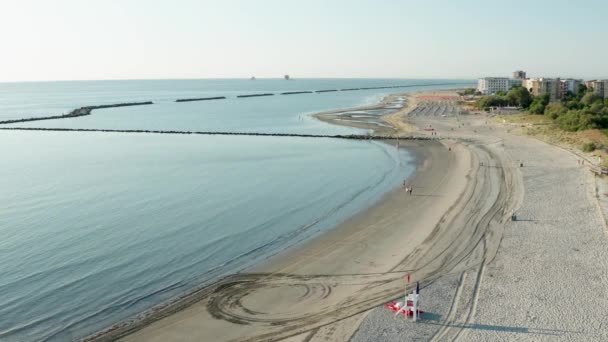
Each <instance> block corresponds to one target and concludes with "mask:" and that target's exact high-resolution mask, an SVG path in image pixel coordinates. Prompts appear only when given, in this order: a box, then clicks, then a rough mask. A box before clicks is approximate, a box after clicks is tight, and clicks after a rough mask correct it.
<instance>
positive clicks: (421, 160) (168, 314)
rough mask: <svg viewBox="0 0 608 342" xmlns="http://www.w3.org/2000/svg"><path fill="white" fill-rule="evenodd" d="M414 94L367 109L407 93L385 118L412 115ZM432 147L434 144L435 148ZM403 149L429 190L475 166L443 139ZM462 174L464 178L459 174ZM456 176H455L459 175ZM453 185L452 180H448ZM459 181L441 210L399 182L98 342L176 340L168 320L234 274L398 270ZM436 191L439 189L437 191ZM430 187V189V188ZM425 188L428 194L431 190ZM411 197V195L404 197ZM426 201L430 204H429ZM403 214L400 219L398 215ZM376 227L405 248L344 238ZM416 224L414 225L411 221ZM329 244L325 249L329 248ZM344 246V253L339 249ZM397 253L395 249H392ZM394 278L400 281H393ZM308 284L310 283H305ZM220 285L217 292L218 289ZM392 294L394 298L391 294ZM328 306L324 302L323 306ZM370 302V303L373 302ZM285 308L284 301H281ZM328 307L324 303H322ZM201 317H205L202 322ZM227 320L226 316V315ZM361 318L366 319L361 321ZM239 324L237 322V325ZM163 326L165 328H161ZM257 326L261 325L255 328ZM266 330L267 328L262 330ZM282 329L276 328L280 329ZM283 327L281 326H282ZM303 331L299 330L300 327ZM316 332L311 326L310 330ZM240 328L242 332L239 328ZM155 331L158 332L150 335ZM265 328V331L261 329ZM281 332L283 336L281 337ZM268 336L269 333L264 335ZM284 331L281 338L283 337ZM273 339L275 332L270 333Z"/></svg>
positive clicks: (180, 317)
mask: <svg viewBox="0 0 608 342" xmlns="http://www.w3.org/2000/svg"><path fill="white" fill-rule="evenodd" d="M417 93H421V92H417ZM413 94H414V93H410V94H406V95H400V94H391V95H388V96H386V97H385V98H383V99H382V101H381V102H380V103H379V104H377V105H374V106H365V108H368V109H369V108H373V109H377V108H379V107H381V106H383V105H385V104H386V101H387V99H390V98H394V97H397V96H402V97H404V98H405V97H407V98H409V99H410V101H408V104H407V105H406V106H405V107H404V108H402V109H400V110H398V111H396V112H395V113H391V114H390V115H385V116H382V118H383V120H384V119H385V117H387V116H392V117H396V116H398V115H403V114H404V113H406V112H407V111H409V110H411V108H412V106H415V103H414V104H412V102H413V101H412V98H413ZM357 108H359V109H360V108H361V107H357ZM350 110H357V109H350ZM340 111H344V110H335V111H331V112H340ZM323 114H327V112H323V113H318V114H315V117H317V115H323ZM396 130H399V128H397V129H396ZM429 145H432V146H429ZM401 147H405V148H408V151H410V152H412V154H414V156H415V158H416V170H415V172H414V173H413V175H412V178H411V179H410V180H409V182H411V183H414V184H429V186H428V188H430V187H431V185H432V184H444V183H445V182H444V180H445V179H446V177H447V178H450V177H455V174H456V173H458V172H459V174H461V175H464V174H466V173H468V172H470V171H467V170H468V168H469V167H470V165H468V164H467V163H465V162H464V161H466V160H469V161H470V160H471V158H472V156H471V155H470V153H469V152H467V151H466V149H463V148H456V149H455V152H456V150H457V151H458V152H457V153H458V154H459V155H461V157H462V158H460V161H457V160H456V159H455V158H453V156H454V155H455V154H456V153H452V154H449V153H447V148H446V147H445V146H444V145H443V144H441V143H439V142H419V141H406V142H405V143H403V145H401ZM446 162H447V163H451V164H452V166H454V164H455V163H457V162H458V163H460V164H459V168H458V171H455V168H454V167H446V165H445V164H443V163H446ZM432 165H434V167H431V166H432ZM446 170H450V171H452V172H444V171H446ZM458 178H459V177H458ZM453 180H454V179H453ZM448 183H450V182H448ZM453 183H454V184H456V185H455V187H457V189H453V191H452V193H451V196H449V197H450V198H449V199H448V200H444V201H443V207H442V209H441V210H436V209H439V208H437V206H438V205H437V204H436V203H435V205H434V207H435V208H433V205H431V203H432V201H433V200H432V198H433V197H432V196H428V197H427V198H421V197H419V196H418V194H416V195H415V196H413V198H416V199H417V200H418V203H417V204H414V203H413V202H411V201H412V200H413V199H412V197H410V198H407V197H405V192H404V191H403V190H402V188H401V187H400V186H398V187H397V188H396V189H392V190H390V191H389V192H388V193H386V194H384V195H383V196H382V198H381V199H380V200H379V201H378V202H377V203H375V204H374V205H372V206H371V207H369V208H367V209H364V210H362V211H360V212H358V213H355V214H354V215H353V216H351V217H350V218H348V219H347V220H346V221H345V222H343V223H341V224H339V225H338V226H336V227H334V228H332V229H331V230H328V231H326V232H323V233H322V234H320V235H318V236H317V237H314V238H312V239H311V240H309V241H306V242H304V243H302V244H300V245H297V246H292V247H291V248H289V249H288V250H285V251H282V252H279V254H277V255H275V256H273V257H271V258H270V259H267V260H266V261H262V262H261V263H260V264H259V265H257V266H255V267H253V268H252V269H250V270H248V271H247V272H242V273H239V274H236V275H232V276H227V277H225V278H223V279H222V280H220V281H218V282H217V283H215V284H212V285H210V286H208V287H205V288H203V289H199V290H197V291H195V292H196V293H194V294H190V295H188V296H187V298H184V299H181V300H178V302H176V303H173V304H171V305H170V307H171V308H163V309H161V310H158V311H157V312H156V313H155V314H153V315H151V316H149V317H146V318H145V319H143V320H141V321H137V322H134V323H131V324H129V326H117V327H116V328H115V329H113V330H112V331H110V332H109V334H105V335H102V336H100V337H99V338H98V339H97V340H114V339H116V338H120V337H124V340H127V341H131V340H150V339H154V338H157V337H158V339H159V340H161V339H162V338H161V337H160V336H164V337H163V338H164V339H171V338H172V337H176V335H174V334H175V333H177V334H180V335H181V333H180V332H179V330H181V329H177V331H174V332H173V333H174V334H173V335H172V334H171V332H169V335H166V334H163V332H164V333H166V332H167V331H165V329H163V328H162V327H163V326H165V325H166V324H167V323H165V322H168V321H170V322H173V323H170V325H174V324H176V323H179V322H182V321H191V320H192V318H191V317H190V316H189V315H190V314H191V313H192V312H191V311H192V310H195V311H196V312H197V315H201V314H203V315H204V314H205V312H207V311H208V310H205V308H206V307H208V306H209V298H208V297H212V296H213V294H214V293H215V292H216V291H217V290H218V289H221V288H224V287H225V286H228V285H227V284H231V283H233V282H234V281H235V279H233V278H235V277H236V278H238V279H239V280H238V281H239V282H242V281H243V280H242V278H243V277H247V275H248V274H250V275H259V274H263V275H264V278H275V277H276V276H277V275H279V276H280V277H283V276H284V275H286V274H289V275H290V277H297V276H306V275H310V274H325V275H328V274H335V275H339V274H341V273H344V271H346V269H351V270H352V272H351V273H352V274H361V273H370V274H372V273H374V271H375V273H378V271H379V273H378V274H386V272H390V271H391V270H394V269H395V267H397V266H398V265H399V262H400V261H401V260H403V258H405V257H406V256H407V255H408V254H409V253H410V252H413V249H414V248H415V247H416V246H418V245H419V244H420V243H422V242H423V241H424V240H425V239H426V238H427V237H428V236H429V235H430V234H431V233H432V231H433V228H434V227H435V225H436V224H437V222H438V221H439V220H440V219H441V216H442V215H443V213H444V212H445V211H448V210H449V209H450V208H451V207H452V205H453V202H454V201H455V200H456V199H457V198H458V194H459V193H460V192H462V191H463V184H461V182H453ZM423 188H424V186H422V187H420V188H419V189H417V187H416V186H414V189H415V191H416V192H418V191H423V190H422V189H423ZM434 190H435V191H436V189H434ZM427 191H428V189H427ZM427 191H425V192H427ZM422 195H423V194H420V196H422ZM404 197H405V198H404ZM406 204H409V205H414V206H415V207H416V210H401V209H402V208H403V206H404V205H406ZM425 204H426V205H425ZM420 210H422V211H424V210H426V211H428V213H427V214H428V215H422V216H421V215H417V214H419V213H420ZM395 215H396V216H397V217H394V216H395ZM383 216H384V217H387V216H389V217H390V216H393V217H392V220H393V221H391V223H392V224H398V223H399V222H401V223H404V222H408V221H409V222H410V223H411V222H412V220H413V219H418V220H423V221H424V223H421V224H420V225H417V226H418V227H416V229H414V230H409V231H407V232H405V233H404V232H395V229H394V228H393V225H387V223H386V222H384V224H381V225H378V224H377V223H375V222H374V221H376V220H377V219H378V218H379V217H383ZM405 216H407V218H408V219H407V220H405V219H404V218H405ZM421 217H424V219H421ZM370 226H377V228H376V229H378V230H381V231H382V232H383V234H380V235H381V236H378V237H379V238H380V240H382V241H381V242H380V241H379V242H380V243H379V245H381V246H385V247H387V246H392V247H390V248H388V249H387V250H393V249H401V251H400V252H399V253H397V254H394V253H393V254H391V255H388V254H387V253H386V251H383V250H385V249H386V248H384V249H381V250H378V248H377V247H373V248H372V247H369V248H368V247H364V246H369V245H370V244H369V242H366V240H369V238H370V237H369V236H368V237H367V238H364V237H363V236H359V237H358V238H357V239H356V241H354V242H353V244H354V247H355V248H353V244H348V243H347V244H345V243H344V242H343V241H344V240H350V239H353V238H352V237H351V236H353V235H357V234H361V235H366V234H368V233H366V231H368V230H369V227H370ZM409 226H411V224H410V225H409ZM391 234H393V238H389V237H390V236H391ZM394 234H397V235H398V236H399V237H398V238H395V236H394ZM412 236H415V237H416V238H414V239H413V240H412V239H411V237H412ZM408 239H409V240H410V241H413V242H412V243H411V244H410V245H409V246H410V247H409V248H403V241H407V240H408ZM375 244H378V242H376V243H375ZM323 246H324V247H323ZM328 248H329V249H330V251H331V252H330V253H329V254H328V255H327V254H324V253H325V252H324V250H327V249H328ZM362 248H363V249H364V250H366V249H368V251H367V253H369V255H368V256H367V258H368V261H367V262H368V265H367V266H366V265H361V264H362V262H361V261H354V263H353V262H352V261H353V257H355V255H353V253H356V256H358V257H361V255H362V254H361V249H362ZM337 250H339V252H338V251H337ZM391 253H392V252H391ZM324 258H330V260H323V259H324ZM338 259H339V260H340V262H337V260H338ZM305 261H306V264H307V265H306V266H304V267H302V263H304V262H305ZM378 262H380V264H381V265H378ZM332 264H333V269H331V268H332V267H330V266H331V265H332ZM392 281H394V279H393V280H392ZM294 286H296V287H297V286H299V285H294ZM304 287H306V286H304ZM212 289H215V290H212ZM331 291H332V293H339V292H345V293H343V295H346V293H348V292H350V291H337V289H335V288H334V289H332V290H331ZM289 297H290V296H284V297H282V299H283V300H287V301H289V300H290V299H289ZM389 297H390V296H389ZM266 300H271V299H270V298H266V299H261V300H259V302H264V301H266ZM381 302H384V299H382V300H381ZM316 304H317V305H318V303H316ZM379 304H381V303H380V302H378V303H375V304H374V306H377V305H379ZM321 305H322V304H321ZM367 305H368V306H369V304H367ZM281 306H282V305H281ZM322 306H323V305H322ZM374 306H371V307H366V310H364V311H367V310H369V309H371V308H373V307H374ZM207 314H210V313H209V312H207ZM210 315H211V316H207V318H206V319H205V321H208V322H211V323H214V322H215V323H217V324H211V325H212V326H213V325H215V326H216V327H220V326H222V325H223V323H226V322H228V325H231V323H230V320H226V318H225V317H224V318H223V319H217V318H218V317H216V315H214V314H213V313H211V314H210ZM200 318H201V317H199V321H200ZM220 318H221V317H220ZM359 321H360V320H359ZM232 325H233V324H232ZM159 326H160V330H158V328H159ZM357 326H358V324H350V328H349V329H346V330H348V331H350V332H349V333H348V335H349V336H350V335H352V333H353V332H354V329H356V328H357ZM209 328H211V329H207V328H206V329H202V330H201V329H195V330H196V331H199V332H200V331H206V333H209V331H210V330H215V329H213V328H212V327H209ZM226 328H228V329H231V328H230V327H223V328H221V329H219V330H220V331H224V332H225V329H226ZM171 330H172V331H173V330H174V329H171ZM186 330H190V329H186ZM254 330H255V329H254ZM262 330H265V329H262ZM271 330H273V329H271ZM275 330H276V329H275ZM279 330H281V329H279ZM292 330H293V329H291V328H289V329H286V330H285V329H283V331H278V332H273V333H272V335H273V338H271V339H275V338H282V337H286V336H285V335H286V332H287V331H289V333H287V335H293V333H292V332H293V331H292ZM296 330H298V329H296ZM309 330H310V329H309ZM235 331H236V330H235ZM150 332H152V333H150ZM260 332H261V331H260ZM243 333H244V334H242V335H237V336H234V337H231V338H238V336H241V337H243V336H250V335H252V333H253V335H256V333H255V332H253V331H252V332H243ZM277 334H278V335H277ZM262 335H264V334H262ZM279 335H280V336H281V337H279ZM187 336H191V337H192V339H195V338H196V337H195V331H189V332H188V334H187ZM198 337H199V338H200V337H201V336H200V335H199V336H198ZM205 337H208V335H205ZM268 337H270V336H268ZM214 338H215V339H220V340H223V339H226V338H227V336H223V335H222V334H219V335H216V336H214Z"/></svg>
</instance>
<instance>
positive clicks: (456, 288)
mask: <svg viewBox="0 0 608 342" xmlns="http://www.w3.org/2000/svg"><path fill="white" fill-rule="evenodd" d="M411 121H413V122H414V123H415V124H416V125H417V126H419V127H425V126H427V125H433V126H434V127H435V128H436V129H437V131H438V134H439V135H440V136H442V137H445V138H451V139H459V140H465V139H466V140H467V141H470V142H472V143H475V144H478V145H484V146H493V149H495V150H496V153H497V154H498V155H500V156H501V157H502V158H503V159H506V160H510V162H509V164H510V167H511V169H512V170H513V171H512V175H513V177H512V180H513V183H512V184H511V185H509V187H508V189H509V192H511V193H512V196H513V197H514V198H513V201H512V202H513V203H514V204H515V207H516V211H515V213H516V214H517V217H518V219H517V221H507V222H505V224H504V231H503V238H502V240H501V242H500V247H499V248H498V251H497V253H496V255H495V257H493V258H491V259H487V260H486V261H485V262H484V263H481V264H479V265H477V267H471V269H469V270H466V271H464V272H459V273H456V274H454V275H452V276H450V275H447V276H444V277H442V278H441V279H440V280H439V281H437V282H433V283H431V284H429V285H428V286H426V287H425V289H424V290H423V298H424V304H423V309H424V310H427V314H425V315H426V317H425V319H424V320H423V321H421V323H420V324H413V323H411V322H406V321H404V320H395V319H393V317H392V314H390V312H388V310H385V309H375V310H373V311H372V312H371V313H370V314H369V315H368V316H367V317H366V319H365V320H364V321H363V322H362V325H361V326H360V328H359V329H358V331H357V333H356V334H355V335H354V336H352V338H351V340H352V341H368V340H373V339H375V338H376V337H378V336H381V339H382V340H384V341H411V340H430V341H448V340H449V341H457V340H460V341H497V340H501V341H512V340H517V341H529V340H530V341H555V340H559V341H607V340H608V329H607V328H608V314H607V311H606V307H608V277H607V274H608V239H607V236H608V235H607V234H606V225H605V219H604V217H603V216H602V213H601V211H600V210H599V205H598V198H597V193H596V189H595V186H596V185H595V184H596V182H595V180H594V176H593V174H592V173H591V172H589V171H588V170H587V169H586V168H584V167H581V166H579V165H578V164H577V162H576V161H577V157H576V156H575V155H573V154H571V153H570V152H568V151H565V150H563V149H561V148H557V147H555V146H551V145H548V144H545V143H543V142H540V141H538V140H536V139H533V138H530V137H526V136H522V135H520V134H518V132H517V129H514V128H513V127H512V126H507V125H501V124H494V123H493V122H492V121H491V120H489V119H488V118H487V117H486V116H485V115H471V116H461V117H459V118H457V119H454V118H447V119H435V118H416V119H413V120H411ZM521 164H523V167H521V166H520V165H521ZM600 184H601V183H600Z"/></svg>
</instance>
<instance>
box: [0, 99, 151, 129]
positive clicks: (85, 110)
mask: <svg viewBox="0 0 608 342" xmlns="http://www.w3.org/2000/svg"><path fill="white" fill-rule="evenodd" d="M151 104H154V102H152V101H146V102H126V103H115V104H108V105H99V106H86V107H80V108H76V109H74V110H73V111H71V112H69V113H67V114H61V115H51V116H40V117H33V118H24V119H14V120H4V121H0V125H2V124H12V123H19V122H29V121H41V120H54V119H69V118H77V117H79V116H86V115H91V112H92V111H93V110H95V109H103V108H114V107H129V106H142V105H151Z"/></svg>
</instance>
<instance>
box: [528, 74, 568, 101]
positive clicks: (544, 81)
mask: <svg viewBox="0 0 608 342" xmlns="http://www.w3.org/2000/svg"><path fill="white" fill-rule="evenodd" d="M527 84H528V85H530V88H528V89H529V90H530V93H531V94H532V95H534V96H539V95H543V94H549V100H550V101H557V100H558V99H559V98H560V97H561V96H560V95H561V94H560V89H561V85H560V84H561V81H560V79H559V78H544V77H541V78H532V79H530V81H529V82H528V83H527Z"/></svg>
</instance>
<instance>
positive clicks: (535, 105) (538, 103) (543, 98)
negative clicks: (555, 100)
mask: <svg viewBox="0 0 608 342" xmlns="http://www.w3.org/2000/svg"><path fill="white" fill-rule="evenodd" d="M547 104H549V94H543V95H540V96H536V97H535V98H534V100H532V103H531V104H530V113H532V114H543V113H544V112H545V107H546V106H547Z"/></svg>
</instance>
